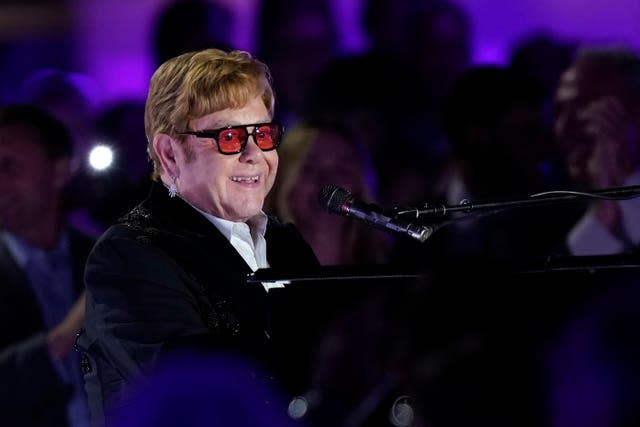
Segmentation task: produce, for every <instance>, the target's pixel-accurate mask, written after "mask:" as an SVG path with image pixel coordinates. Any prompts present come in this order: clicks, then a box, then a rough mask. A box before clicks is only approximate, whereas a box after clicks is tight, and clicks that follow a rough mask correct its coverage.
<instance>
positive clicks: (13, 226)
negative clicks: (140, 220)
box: [0, 105, 93, 427]
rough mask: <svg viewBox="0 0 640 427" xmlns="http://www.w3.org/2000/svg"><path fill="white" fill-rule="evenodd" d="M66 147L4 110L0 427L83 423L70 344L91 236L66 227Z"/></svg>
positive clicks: (61, 130)
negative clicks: (64, 201) (4, 426)
mask: <svg viewBox="0 0 640 427" xmlns="http://www.w3.org/2000/svg"><path fill="white" fill-rule="evenodd" d="M71 151H72V150H71V140H70V137H69V134H68V132H67V130H66V129H65V127H64V126H63V125H62V124H61V123H60V122H59V121H57V120H56V119H54V118H53V117H52V116H50V115H48V114H47V113H45V112H44V111H42V110H40V109H38V108H36V107H32V106H27V105H14V106H8V107H5V108H1V109H0V277H2V280H0V425H7V426H11V425H37V426H60V427H62V426H73V427H76V426H88V421H89V416H88V407H87V403H86V398H85V395H84V390H83V388H82V378H81V373H80V365H79V359H78V355H77V353H76V352H75V351H73V342H74V339H75V336H76V333H77V332H78V330H79V329H80V328H81V326H82V322H83V320H84V294H83V293H82V290H83V283H82V275H83V271H84V263H85V260H86V257H87V254H88V253H89V250H90V249H91V246H92V244H93V240H92V239H89V238H88V237H85V236H83V235H80V234H79V233H77V232H75V231H74V230H71V229H69V228H67V227H66V225H65V221H64V211H63V190H64V188H65V185H66V183H67V181H68V178H69V174H70V169H69V165H70V159H71Z"/></svg>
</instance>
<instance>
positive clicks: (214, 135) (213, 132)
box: [178, 122, 284, 155]
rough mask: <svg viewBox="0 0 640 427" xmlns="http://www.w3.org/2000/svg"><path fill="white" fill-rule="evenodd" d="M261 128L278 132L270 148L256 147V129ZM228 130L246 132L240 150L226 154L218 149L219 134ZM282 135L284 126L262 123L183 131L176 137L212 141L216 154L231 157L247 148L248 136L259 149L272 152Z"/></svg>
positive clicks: (226, 152) (277, 145)
mask: <svg viewBox="0 0 640 427" xmlns="http://www.w3.org/2000/svg"><path fill="white" fill-rule="evenodd" d="M261 126H275V127H276V129H277V130H278V134H279V138H278V140H277V141H276V142H275V143H274V144H273V147H272V148H267V149H264V148H262V147H260V145H258V141H257V140H256V134H257V133H258V129H259V128H260V127H261ZM250 127H253V130H252V131H251V132H249V129H248V128H250ZM229 129H244V131H245V132H246V137H245V138H244V141H242V142H241V143H240V149H239V150H238V151H232V152H228V151H222V150H221V149H220V142H219V138H220V134H221V133H222V132H224V131H226V130H229ZM283 133H284V126H283V125H281V124H280V123H273V122H263V123H250V124H247V125H229V126H225V127H222V128H218V129H204V130H190V131H183V132H178V135H193V136H195V137H196V138H207V139H213V140H214V141H215V143H216V146H217V147H218V152H219V153H220V154H225V155H233V154H239V153H242V152H243V151H244V150H245V149H246V148H247V142H248V141H249V137H250V136H252V137H253V142H254V144H256V145H257V146H258V148H260V149H261V150H262V151H273V150H275V149H276V148H278V147H279V146H280V143H281V142H282V135H283Z"/></svg>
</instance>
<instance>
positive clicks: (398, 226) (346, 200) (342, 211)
mask: <svg viewBox="0 0 640 427" xmlns="http://www.w3.org/2000/svg"><path fill="white" fill-rule="evenodd" d="M318 200H319V201H320V205H321V206H322V207H323V208H326V209H327V210H328V211H329V212H331V213H335V214H338V215H344V216H349V217H355V218H358V219H361V220H363V221H365V222H366V223H368V224H370V225H373V226H374V227H378V228H381V229H384V230H391V231H395V232H396V233H402V234H406V235H408V236H409V237H411V238H414V239H416V240H419V241H420V242H424V241H425V240H427V239H428V238H429V236H431V234H432V233H433V228H431V227H427V226H423V225H415V224H411V223H409V222H406V221H404V220H402V219H396V218H390V217H388V216H385V215H383V214H382V213H381V209H380V207H379V206H376V205H374V204H369V203H364V202H362V201H360V200H357V199H355V198H354V197H353V196H352V195H351V193H350V192H349V191H347V190H345V189H343V188H340V187H338V186H337V185H333V184H330V185H325V186H324V187H323V188H322V190H321V191H320V193H319V194H318Z"/></svg>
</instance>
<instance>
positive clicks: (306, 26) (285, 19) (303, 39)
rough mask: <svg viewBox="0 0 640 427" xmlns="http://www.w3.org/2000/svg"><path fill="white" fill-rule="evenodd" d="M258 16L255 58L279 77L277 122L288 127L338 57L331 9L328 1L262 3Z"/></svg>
mask: <svg viewBox="0 0 640 427" xmlns="http://www.w3.org/2000/svg"><path fill="white" fill-rule="evenodd" d="M258 16H259V17H260V19H259V22H258V34H257V37H258V39H257V42H258V56H259V57H260V58H261V59H262V60H264V61H265V62H266V63H267V64H269V66H270V68H271V72H272V73H273V75H276V76H278V79H277V81H276V82H275V85H276V88H275V89H276V94H277V96H278V103H279V105H280V107H279V109H278V113H277V117H276V119H277V120H278V121H280V122H281V123H283V124H284V125H285V126H288V127H291V126H292V125H293V124H294V123H295V122H296V121H297V120H298V119H300V116H301V113H302V108H303V103H304V99H305V97H306V96H307V93H308V91H309V90H310V87H311V86H312V85H313V84H314V82H315V81H316V79H317V78H318V76H319V75H320V73H322V72H323V71H324V70H325V69H326V67H327V66H328V64H329V63H330V61H331V60H332V59H334V58H335V57H336V56H337V51H338V41H337V34H336V26H335V22H334V19H333V15H332V13H331V7H330V4H329V2H328V0H307V1H297V0H263V1H262V2H261V3H260V9H259V13H258Z"/></svg>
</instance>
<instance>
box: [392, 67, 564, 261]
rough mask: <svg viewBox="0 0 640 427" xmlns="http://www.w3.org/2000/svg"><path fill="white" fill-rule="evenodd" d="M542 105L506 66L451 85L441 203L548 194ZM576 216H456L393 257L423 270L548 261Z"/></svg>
mask: <svg viewBox="0 0 640 427" xmlns="http://www.w3.org/2000/svg"><path fill="white" fill-rule="evenodd" d="M541 104H542V92H541V90H540V88H539V87H538V86H537V85H536V84H535V81H532V80H531V79H530V78H529V77H527V76H523V75H520V74H518V73H516V72H515V71H513V70H510V69H508V68H505V67H499V66H481V67H476V68H473V69H471V70H469V71H467V72H466V73H465V74H464V75H463V76H462V77H461V78H460V79H459V80H458V81H457V82H456V83H455V84H454V86H453V88H452V90H451V93H450V96H449V99H448V102H447V108H446V110H445V122H446V131H447V136H448V138H449V140H450V142H451V144H452V147H453V160H452V162H451V163H450V164H449V165H448V167H447V174H446V175H444V176H443V183H442V190H441V191H442V195H443V200H442V201H443V203H445V204H447V205H458V204H459V203H461V202H462V201H463V200H465V199H466V200H470V201H472V202H482V201H494V202H499V201H501V200H508V199H520V198H524V197H526V196H528V195H530V194H533V193H536V192H540V191H544V190H546V189H547V188H546V179H545V177H544V174H543V172H544V168H540V165H541V163H542V162H543V161H544V160H545V155H546V153H547V147H548V146H549V145H550V140H551V139H550V138H551V137H550V135H548V134H547V133H546V132H545V127H544V124H543V121H542V114H541ZM576 217H577V216H576V214H575V212H574V211H573V210H572V209H561V208H559V207H555V206H552V207H528V208H522V209H507V210H503V211H501V212H498V211H496V212H491V213H489V212H486V211H485V212H482V213H472V214H471V215H466V214H464V213H456V214H454V215H452V216H451V218H452V220H453V221H454V222H453V223H446V224H447V225H446V226H445V227H443V228H442V229H441V230H439V231H437V232H436V233H435V234H434V235H433V236H432V237H431V238H430V239H429V240H428V241H427V242H425V243H424V247H423V248H417V247H415V244H413V242H400V243H401V246H399V247H397V248H396V251H397V254H396V255H394V258H395V259H396V260H397V261H399V262H409V261H411V260H413V262H414V263H416V264H417V265H420V264H421V263H424V262H438V261H437V260H438V259H441V258H447V257H452V256H454V257H455V256H473V255H476V256H477V255H483V256H485V255H490V256H493V257H497V258H510V259H519V258H526V257H530V256H543V255H546V254H548V253H549V251H551V250H552V248H554V247H556V246H557V245H558V242H559V241H560V240H561V239H562V236H563V235H564V233H566V231H567V230H568V228H569V227H570V224H571V223H572V221H575V218H576ZM545 218H546V219H545Z"/></svg>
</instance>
